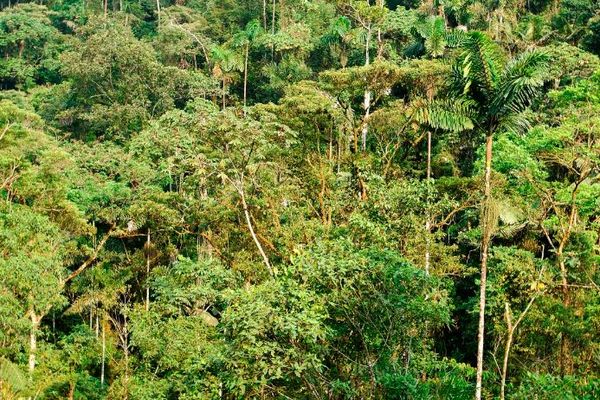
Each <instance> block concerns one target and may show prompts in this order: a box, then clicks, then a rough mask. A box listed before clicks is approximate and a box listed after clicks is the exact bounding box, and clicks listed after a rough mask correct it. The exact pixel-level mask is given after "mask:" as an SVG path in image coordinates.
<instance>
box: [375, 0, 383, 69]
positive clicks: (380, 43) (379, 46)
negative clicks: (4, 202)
mask: <svg viewBox="0 0 600 400" xmlns="http://www.w3.org/2000/svg"><path fill="white" fill-rule="evenodd" d="M384 3H385V2H384V1H383V0H377V5H378V6H379V7H380V8H382V9H383V8H384ZM382 56H383V37H382V35H381V28H380V27H377V59H380V58H381V57H382Z"/></svg>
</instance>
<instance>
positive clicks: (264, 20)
mask: <svg viewBox="0 0 600 400" xmlns="http://www.w3.org/2000/svg"><path fill="white" fill-rule="evenodd" d="M262 17H263V28H264V30H265V31H266V30H267V0H263V11H262Z"/></svg>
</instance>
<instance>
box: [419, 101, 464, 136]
mask: <svg viewBox="0 0 600 400" xmlns="http://www.w3.org/2000/svg"><path fill="white" fill-rule="evenodd" d="M414 107H415V108H414V118H415V120H416V121H417V122H419V123H420V124H425V125H429V126H430V127H432V128H437V129H443V130H446V131H452V132H461V131H465V130H470V129H473V127H474V124H473V120H472V115H473V112H472V108H473V102H471V101H468V100H462V99H458V100H447V99H444V100H434V101H431V102H426V101H422V102H418V101H417V102H415V106H414Z"/></svg>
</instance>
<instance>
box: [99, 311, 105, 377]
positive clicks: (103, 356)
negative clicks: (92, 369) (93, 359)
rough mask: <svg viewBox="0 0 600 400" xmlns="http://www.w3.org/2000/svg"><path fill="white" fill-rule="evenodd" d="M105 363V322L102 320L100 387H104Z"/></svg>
mask: <svg viewBox="0 0 600 400" xmlns="http://www.w3.org/2000/svg"><path fill="white" fill-rule="evenodd" d="M105 363H106V321H105V319H104V318H103V319H102V363H101V365H100V386H102V387H104V368H105Z"/></svg>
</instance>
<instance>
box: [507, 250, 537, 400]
mask: <svg viewBox="0 0 600 400" xmlns="http://www.w3.org/2000/svg"><path fill="white" fill-rule="evenodd" d="M542 259H543V257H542ZM541 275H542V272H540V277H541ZM537 295H538V294H537V293H536V294H534V295H533V296H532V297H531V299H529V302H528V303H527V307H525V310H523V312H522V313H521V315H519V318H518V319H517V321H516V322H515V323H514V325H513V323H512V315H511V311H510V306H509V305H508V303H504V316H505V319H506V327H507V336H506V344H505V346H504V359H503V362H502V382H501V384H500V400H504V398H505V391H506V375H507V372H508V356H509V355H510V347H511V346H512V342H513V337H514V334H515V331H516V330H517V327H518V326H519V324H520V323H521V321H523V318H525V315H527V312H529V309H530V308H531V305H532V304H533V302H534V301H535V299H536V298H537Z"/></svg>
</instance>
